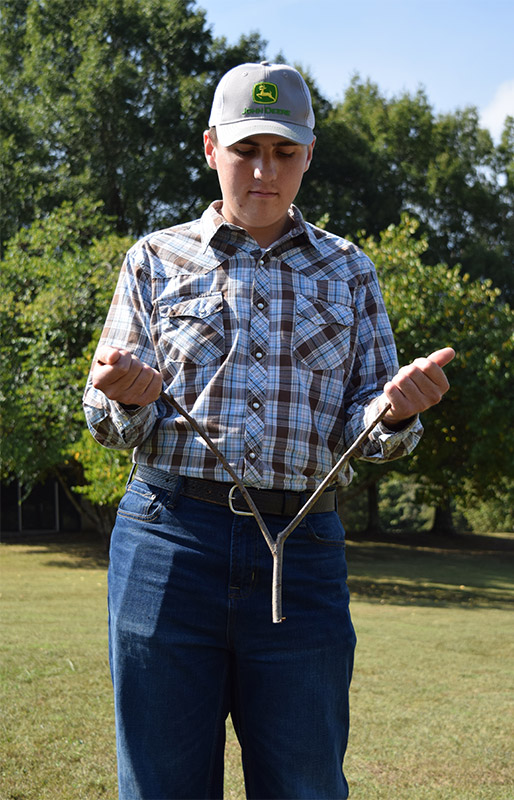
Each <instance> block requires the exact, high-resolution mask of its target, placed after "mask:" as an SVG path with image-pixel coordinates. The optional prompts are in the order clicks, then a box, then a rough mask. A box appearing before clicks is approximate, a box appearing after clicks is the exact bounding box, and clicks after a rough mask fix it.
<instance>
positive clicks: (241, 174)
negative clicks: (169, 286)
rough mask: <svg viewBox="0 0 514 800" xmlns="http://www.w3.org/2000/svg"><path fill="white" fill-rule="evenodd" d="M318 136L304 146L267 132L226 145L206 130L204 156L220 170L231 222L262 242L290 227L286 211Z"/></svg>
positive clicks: (224, 210)
mask: <svg viewBox="0 0 514 800" xmlns="http://www.w3.org/2000/svg"><path fill="white" fill-rule="evenodd" d="M314 141H315V140H314V139H313V141H312V143H311V144H310V145H302V144H296V142H292V141H291V140H290V139H285V138H283V137H281V136H275V135H274V134H268V133H262V134H257V135H255V136H249V137H248V138H246V139H241V140H240V141H239V142H236V143H235V144H233V145H231V146H230V147H223V146H222V145H220V144H216V145H214V144H213V143H212V141H211V139H210V137H209V135H208V133H207V132H206V133H205V135H204V144H205V157H206V159H207V163H208V164H209V166H210V167H211V168H212V169H215V170H217V172H218V179H219V182H220V187H221V195H222V198H223V206H222V210H221V213H222V214H223V216H224V217H225V219H226V220H227V222H231V223H233V224H235V225H239V226H240V227H242V228H244V229H245V230H246V231H248V233H249V234H250V235H251V236H253V237H254V239H255V240H256V241H257V242H258V243H259V244H260V246H261V247H268V246H269V245H270V244H272V243H273V242H274V241H276V240H277V239H279V238H280V236H281V235H282V234H283V233H285V231H286V230H287V229H288V226H289V217H288V213H287V212H288V209H289V206H290V205H291V203H292V202H293V200H294V198H295V197H296V195H297V193H298V190H299V188H300V184H301V182H302V177H303V173H304V172H306V171H307V170H308V169H309V166H310V163H311V159H312V152H313V149H314Z"/></svg>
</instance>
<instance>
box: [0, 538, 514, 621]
mask: <svg viewBox="0 0 514 800" xmlns="http://www.w3.org/2000/svg"><path fill="white" fill-rule="evenodd" d="M3 544H4V545H6V546H9V545H18V546H26V547H27V552H28V553H29V554H35V555H38V556H39V557H41V556H43V558H44V557H45V556H47V557H48V559H46V558H45V559H44V564H45V565H46V566H49V567H65V568H67V569H106V568H107V566H108V554H107V548H106V543H105V540H103V539H102V537H101V536H100V535H98V534H93V533H76V534H44V535H30V536H24V537H15V538H12V539H10V540H9V541H7V542H4V543H3ZM285 557H286V558H287V545H286V553H285ZM347 560H348V575H349V578H348V585H349V588H350V592H351V596H352V598H353V599H356V600H367V601H370V602H378V603H394V604H398V605H432V606H433V605H437V606H439V607H444V606H459V607H464V608H466V607H467V608H480V607H484V608H485V607H487V608H509V607H510V608H512V605H513V604H514V537H509V536H508V535H506V536H504V537H501V536H494V535H493V536H476V535H459V536H455V537H451V538H444V539H443V538H440V537H437V538H436V537H434V536H432V535H431V534H426V533H425V534H401V535H398V536H384V537H382V538H381V540H380V541H369V540H367V539H365V537H364V536H355V535H351V536H349V538H348V543H347Z"/></svg>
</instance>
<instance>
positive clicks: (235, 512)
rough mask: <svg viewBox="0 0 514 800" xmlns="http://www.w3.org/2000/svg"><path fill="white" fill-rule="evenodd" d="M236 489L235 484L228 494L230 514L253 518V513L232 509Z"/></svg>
mask: <svg viewBox="0 0 514 800" xmlns="http://www.w3.org/2000/svg"><path fill="white" fill-rule="evenodd" d="M238 488H239V487H238V486H237V485H236V484H234V485H233V486H232V487H231V489H230V492H229V493H228V507H229V508H230V510H231V511H232V513H233V514H236V515H237V516H238V517H253V511H239V510H238V509H237V508H234V506H233V504H232V501H233V499H234V491H235V490H236V489H238ZM243 500H244V497H243Z"/></svg>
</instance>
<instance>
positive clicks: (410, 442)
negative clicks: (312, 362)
mask: <svg viewBox="0 0 514 800" xmlns="http://www.w3.org/2000/svg"><path fill="white" fill-rule="evenodd" d="M367 262H368V267H369V271H368V272H367V273H366V280H365V281H364V282H363V284H362V286H360V287H359V289H358V290H357V291H356V296H355V302H356V310H357V317H358V332H357V340H356V347H355V359H354V364H353V371H352V377H351V380H350V382H349V385H348V387H347V391H346V394H345V415H346V418H345V440H346V443H347V445H350V444H351V442H353V441H355V439H356V438H357V437H358V435H359V434H360V432H361V431H362V430H363V429H364V428H365V427H366V426H367V425H369V424H370V423H371V422H372V420H373V418H374V417H375V416H376V415H377V413H378V410H379V409H378V401H379V397H380V396H381V395H382V390H383V387H384V386H385V384H386V383H387V382H388V381H389V380H391V379H392V378H393V377H394V376H395V375H396V373H397V372H398V368H399V367H398V356H397V352H396V345H395V342H394V337H393V332H392V330H391V324H390V322H389V317H388V315H387V311H386V309H385V305H384V301H383V298H382V293H381V291H380V287H379V284H378V279H377V275H376V271H375V267H374V266H373V264H372V263H371V261H369V259H367ZM422 434H423V426H422V424H421V422H420V419H419V416H416V417H414V418H413V419H412V420H410V421H408V422H407V423H406V425H405V427H404V428H402V429H401V430H399V431H392V430H390V429H389V428H387V426H386V425H385V424H384V423H382V422H380V423H379V424H378V425H377V426H376V428H375V429H374V430H373V431H372V433H371V434H370V436H369V437H368V439H367V440H366V442H365V443H364V444H363V445H362V448H361V451H360V453H359V454H358V456H357V457H358V458H361V459H364V460H367V461H391V460H393V459H396V458H401V457H402V456H404V455H408V454H409V453H411V452H412V451H413V450H414V448H415V447H416V445H417V444H418V442H419V440H420V439H421V436H422Z"/></svg>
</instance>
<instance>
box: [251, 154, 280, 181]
mask: <svg viewBox="0 0 514 800" xmlns="http://www.w3.org/2000/svg"><path fill="white" fill-rule="evenodd" d="M276 174H277V168H276V164H275V159H274V158H273V156H271V155H269V156H268V155H261V156H259V157H258V158H257V159H256V162H255V165H254V170H253V175H254V178H255V179H256V180H258V181H263V180H273V178H275V176H276Z"/></svg>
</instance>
